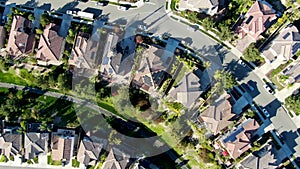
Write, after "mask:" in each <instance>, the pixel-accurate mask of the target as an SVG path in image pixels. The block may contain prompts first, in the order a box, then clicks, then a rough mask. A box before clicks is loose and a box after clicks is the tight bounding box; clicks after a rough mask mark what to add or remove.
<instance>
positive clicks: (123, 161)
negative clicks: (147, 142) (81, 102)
mask: <svg viewBox="0 0 300 169" xmlns="http://www.w3.org/2000/svg"><path fill="white" fill-rule="evenodd" d="M50 126H52V127H51V128H52V129H53V125H49V127H50ZM18 128H19V127H5V128H4V129H3V132H2V134H1V136H0V152H1V154H2V155H5V156H6V157H7V158H8V159H9V158H10V157H14V159H17V158H18V157H19V158H21V161H22V162H25V161H28V160H34V159H35V158H36V159H37V161H38V163H39V164H42V165H47V163H48V164H49V160H51V161H58V162H61V164H62V165H70V166H71V165H72V160H73V159H76V160H77V161H78V162H79V163H80V165H81V166H83V167H90V166H96V165H99V164H98V163H99V162H100V160H101V158H100V157H101V155H104V156H105V161H102V163H103V165H102V169H111V168H113V167H115V168H128V167H129V166H130V165H133V162H134V161H133V159H131V157H130V155H129V154H128V153H125V152H123V151H121V150H120V149H118V148H116V147H108V144H107V140H105V139H101V138H99V137H96V136H90V135H88V134H87V135H84V136H82V137H81V136H80V135H78V133H77V132H76V131H75V130H74V129H61V128H59V129H54V130H55V131H53V132H45V131H41V123H29V124H27V132H26V133H24V134H20V133H18V132H17V129H18ZM49 158H51V159H49ZM102 160H103V159H102ZM16 161H17V160H16ZM47 161H48V162H47Z"/></svg>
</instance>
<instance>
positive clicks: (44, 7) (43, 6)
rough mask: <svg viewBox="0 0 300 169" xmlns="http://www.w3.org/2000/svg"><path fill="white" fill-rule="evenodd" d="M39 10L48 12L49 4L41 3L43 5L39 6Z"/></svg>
mask: <svg viewBox="0 0 300 169" xmlns="http://www.w3.org/2000/svg"><path fill="white" fill-rule="evenodd" d="M39 8H40V9H44V10H47V11H50V10H51V4H50V3H43V5H41V6H39Z"/></svg>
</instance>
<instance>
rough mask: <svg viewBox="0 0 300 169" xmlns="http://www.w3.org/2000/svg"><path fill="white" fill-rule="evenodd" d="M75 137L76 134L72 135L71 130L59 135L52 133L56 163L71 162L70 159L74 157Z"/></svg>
mask: <svg viewBox="0 0 300 169" xmlns="http://www.w3.org/2000/svg"><path fill="white" fill-rule="evenodd" d="M67 132H69V133H67ZM75 137H76V135H74V133H72V131H71V130H64V131H62V132H59V133H58V132H57V133H52V139H51V141H52V144H51V148H52V159H53V160H56V161H60V160H66V161H70V159H71V158H72V156H73V147H74V144H75Z"/></svg>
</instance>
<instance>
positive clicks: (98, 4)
mask: <svg viewBox="0 0 300 169" xmlns="http://www.w3.org/2000/svg"><path fill="white" fill-rule="evenodd" d="M95 5H96V6H104V3H103V2H96V4H95Z"/></svg>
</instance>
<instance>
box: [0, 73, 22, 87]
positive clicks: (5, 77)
mask: <svg viewBox="0 0 300 169" xmlns="http://www.w3.org/2000/svg"><path fill="white" fill-rule="evenodd" d="M0 82H5V83H13V84H18V85H24V86H26V85H27V83H26V81H25V80H24V79H22V78H20V77H19V76H17V75H16V74H14V73H13V72H12V70H10V71H9V72H6V73H4V72H2V70H0Z"/></svg>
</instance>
